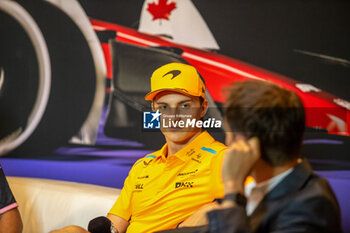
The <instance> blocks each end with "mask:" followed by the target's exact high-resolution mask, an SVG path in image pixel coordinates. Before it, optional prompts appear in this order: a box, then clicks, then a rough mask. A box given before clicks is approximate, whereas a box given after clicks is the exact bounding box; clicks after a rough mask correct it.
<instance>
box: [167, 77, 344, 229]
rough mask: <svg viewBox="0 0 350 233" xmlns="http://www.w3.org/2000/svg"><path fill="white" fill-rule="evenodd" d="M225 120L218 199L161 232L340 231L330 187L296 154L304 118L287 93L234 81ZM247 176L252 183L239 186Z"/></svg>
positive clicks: (295, 98) (264, 84) (270, 86)
mask: <svg viewBox="0 0 350 233" xmlns="http://www.w3.org/2000/svg"><path fill="white" fill-rule="evenodd" d="M225 119H226V124H227V135H226V136H227V138H226V139H227V140H226V143H227V145H229V149H228V150H227V152H226V154H225V156H224V161H223V168H222V180H223V182H224V187H225V198H224V199H223V201H222V203H221V204H220V206H219V207H217V208H216V209H215V210H212V211H210V212H208V213H206V214H203V215H202V217H200V216H196V218H195V219H194V218H191V217H190V218H189V219H187V220H186V221H185V222H184V223H183V225H186V226H197V227H190V228H181V229H176V230H171V231H166V232H192V233H195V232H197V233H204V232H230V233H233V232H308V233H310V232H315V233H316V232H317V233H320V232H342V229H341V220H340V219H341V217H340V210H339V205H338V202H337V200H336V197H335V196H334V194H333V191H332V189H331V188H330V186H329V184H328V182H327V181H326V180H325V179H323V178H321V177H320V176H318V175H316V174H315V173H313V171H312V169H311V167H310V166H309V164H308V162H307V161H306V159H302V158H301V156H300V148H301V143H302V138H303V134H304V128H305V116H304V110H303V105H302V102H301V100H300V99H299V97H298V96H297V95H296V94H295V93H294V92H291V91H288V90H285V89H282V88H280V87H278V86H276V85H274V84H271V83H268V82H262V81H247V82H242V83H237V84H236V85H235V86H234V87H233V89H232V90H231V92H230V95H229V98H228V100H227V102H226V109H225ZM248 175H252V176H253V177H254V179H255V182H253V183H251V184H249V185H247V186H246V187H245V186H244V181H245V179H246V177H247V176H248ZM203 224H206V225H204V226H203ZM199 225H202V226H199Z"/></svg>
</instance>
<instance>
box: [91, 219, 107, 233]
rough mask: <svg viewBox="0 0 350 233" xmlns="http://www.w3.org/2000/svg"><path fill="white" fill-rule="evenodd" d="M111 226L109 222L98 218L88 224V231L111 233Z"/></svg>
mask: <svg viewBox="0 0 350 233" xmlns="http://www.w3.org/2000/svg"><path fill="white" fill-rule="evenodd" d="M111 224H112V223H111V220H109V219H108V218H106V217H103V216H100V217H97V218H94V219H92V220H91V221H90V222H89V225H88V231H90V232H91V233H111Z"/></svg>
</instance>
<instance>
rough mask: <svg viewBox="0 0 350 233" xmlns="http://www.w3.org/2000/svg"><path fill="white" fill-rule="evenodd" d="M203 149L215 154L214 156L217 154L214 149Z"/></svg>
mask: <svg viewBox="0 0 350 233" xmlns="http://www.w3.org/2000/svg"><path fill="white" fill-rule="evenodd" d="M201 149H202V150H204V151H208V152H209V153H212V154H214V155H215V154H216V151H215V150H213V149H210V148H206V147H204V146H203V147H202V148H201Z"/></svg>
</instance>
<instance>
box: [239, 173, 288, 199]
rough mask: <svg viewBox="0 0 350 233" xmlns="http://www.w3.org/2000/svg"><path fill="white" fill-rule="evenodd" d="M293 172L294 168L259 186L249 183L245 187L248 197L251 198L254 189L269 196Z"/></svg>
mask: <svg viewBox="0 0 350 233" xmlns="http://www.w3.org/2000/svg"><path fill="white" fill-rule="evenodd" d="M293 170H294V167H292V168H290V169H288V170H287V171H285V172H282V173H281V174H279V175H277V176H274V177H272V178H270V179H268V180H266V181H264V182H261V183H259V184H257V183H256V182H255V181H253V182H251V183H249V184H248V185H247V186H246V187H245V193H246V195H247V196H249V195H250V193H251V191H252V190H253V189H254V191H259V192H263V193H264V194H267V193H268V192H270V191H271V190H272V189H273V188H274V187H276V185H278V184H279V183H280V182H281V181H282V180H283V179H284V178H285V177H286V176H288V175H289V174H290V173H291V172H292V171H293Z"/></svg>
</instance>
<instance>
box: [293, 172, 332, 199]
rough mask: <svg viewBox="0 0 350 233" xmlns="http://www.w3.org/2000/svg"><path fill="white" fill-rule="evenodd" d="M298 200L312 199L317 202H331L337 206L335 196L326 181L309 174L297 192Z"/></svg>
mask: <svg viewBox="0 0 350 233" xmlns="http://www.w3.org/2000/svg"><path fill="white" fill-rule="evenodd" d="M299 199H302V200H306V199H314V200H319V201H322V200H323V201H325V202H331V203H333V204H334V205H338V203H337V199H336V197H335V194H334V192H333V190H332V188H331V186H330V185H329V183H328V181H327V180H326V179H324V178H323V177H321V176H319V175H317V174H315V173H311V175H310V177H309V179H308V180H307V182H306V183H305V185H304V186H303V187H302V188H301V190H300V192H299Z"/></svg>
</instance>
